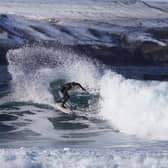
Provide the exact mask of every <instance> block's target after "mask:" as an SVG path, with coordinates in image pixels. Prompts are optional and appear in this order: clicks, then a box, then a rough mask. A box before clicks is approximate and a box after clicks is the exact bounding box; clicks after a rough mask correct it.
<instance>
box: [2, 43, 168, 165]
mask: <svg viewBox="0 0 168 168" xmlns="http://www.w3.org/2000/svg"><path fill="white" fill-rule="evenodd" d="M7 57H8V60H9V66H8V69H7V68H6V67H2V66H1V72H2V73H1V74H2V76H5V77H6V79H5V78H4V77H3V78H2V79H1V90H0V97H1V98H0V103H1V104H0V135H1V138H0V148H1V149H0V161H1V167H3V168H8V167H9V168H10V167H12V168H13V167H16V168H20V167H25V168H34V167H35V168H36V167H37V168H39V167H42V168H43V167H45V168H46V167H60V168H61V167H73V168H74V167H81V168H86V167H112V168H113V167H157V168H158V167H166V166H167V164H168V142H167V138H168V134H167V128H168V124H167V117H168V114H167V110H168V109H167V99H168V94H167V87H168V83H167V82H160V81H143V80H139V79H140V78H141V75H142V74H143V73H146V72H150V73H151V71H152V72H153V73H155V74H156V73H160V72H163V67H146V68H145V67H126V68H124V67H110V68H109V67H106V66H105V65H102V64H101V63H99V62H97V61H95V60H91V59H89V58H87V57H84V56H83V57H81V56H79V55H77V54H75V53H73V52H72V51H71V52H70V51H66V50H63V49H55V48H46V47H44V46H41V45H36V46H26V47H23V48H20V49H16V50H10V51H9V52H8V54H7ZM7 70H8V71H7ZM167 70H168V69H167V68H166V67H165V68H164V72H167ZM116 71H117V72H116ZM136 71H137V72H139V76H137V79H136V76H135V72H136ZM123 72H124V73H125V74H123ZM133 74H134V75H133ZM136 74H138V73H136ZM11 76H12V80H11ZM131 76H132V77H133V76H134V77H133V78H134V79H131ZM69 81H77V82H80V83H81V84H82V85H83V86H84V87H85V88H87V90H88V91H89V92H90V94H89V95H88V94H86V93H82V92H81V91H80V90H76V91H74V92H72V93H71V106H72V109H73V111H74V113H73V114H70V115H68V114H64V113H62V112H60V111H59V110H57V109H56V108H53V106H52V104H53V103H54V101H55V100H57V99H58V98H59V94H58V91H59V89H60V87H61V85H62V84H63V83H65V82H69Z"/></svg>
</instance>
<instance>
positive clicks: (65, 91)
mask: <svg viewBox="0 0 168 168" xmlns="http://www.w3.org/2000/svg"><path fill="white" fill-rule="evenodd" d="M75 88H81V89H82V90H83V91H85V92H87V90H86V89H85V88H83V87H82V86H81V84H80V83H77V82H69V83H66V84H64V85H63V86H62V87H61V93H62V94H63V97H62V98H61V100H60V101H58V102H61V103H62V104H61V106H62V107H63V108H66V107H65V103H66V102H67V101H68V99H69V98H70V96H69V94H68V91H69V90H72V89H75ZM87 93H88V92H87Z"/></svg>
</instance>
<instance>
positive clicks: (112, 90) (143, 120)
mask: <svg viewBox="0 0 168 168" xmlns="http://www.w3.org/2000/svg"><path fill="white" fill-rule="evenodd" d="M100 83H101V84H100V85H101V90H100V95H101V96H102V102H101V112H100V114H101V115H102V116H103V117H104V118H105V119H108V120H109V121H110V122H111V124H112V125H113V126H114V127H115V128H116V129H118V130H119V131H121V132H123V133H127V134H132V135H137V136H139V137H145V138H152V139H162V140H163V139H164V140H165V139H166V140H167V138H168V132H167V130H168V122H167V121H168V105H167V102H168V92H167V90H168V83H167V82H159V81H158V82H145V81H138V80H130V79H125V78H124V77H123V76H121V75H118V74H115V73H113V72H111V71H106V72H105V74H104V76H103V77H102V79H101V82H100Z"/></svg>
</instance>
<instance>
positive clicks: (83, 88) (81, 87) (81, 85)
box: [78, 84, 89, 93]
mask: <svg viewBox="0 0 168 168" xmlns="http://www.w3.org/2000/svg"><path fill="white" fill-rule="evenodd" d="M78 86H79V87H80V88H81V89H82V90H83V91H85V92H87V93H89V92H88V91H87V90H86V89H85V88H84V87H83V86H82V85H81V84H78Z"/></svg>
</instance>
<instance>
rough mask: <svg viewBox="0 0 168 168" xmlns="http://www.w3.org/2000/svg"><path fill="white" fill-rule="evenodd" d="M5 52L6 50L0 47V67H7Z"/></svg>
mask: <svg viewBox="0 0 168 168" xmlns="http://www.w3.org/2000/svg"><path fill="white" fill-rule="evenodd" d="M7 51H8V50H7V49H4V48H1V47H0V65H8V61H7V58H6V53H7Z"/></svg>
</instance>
